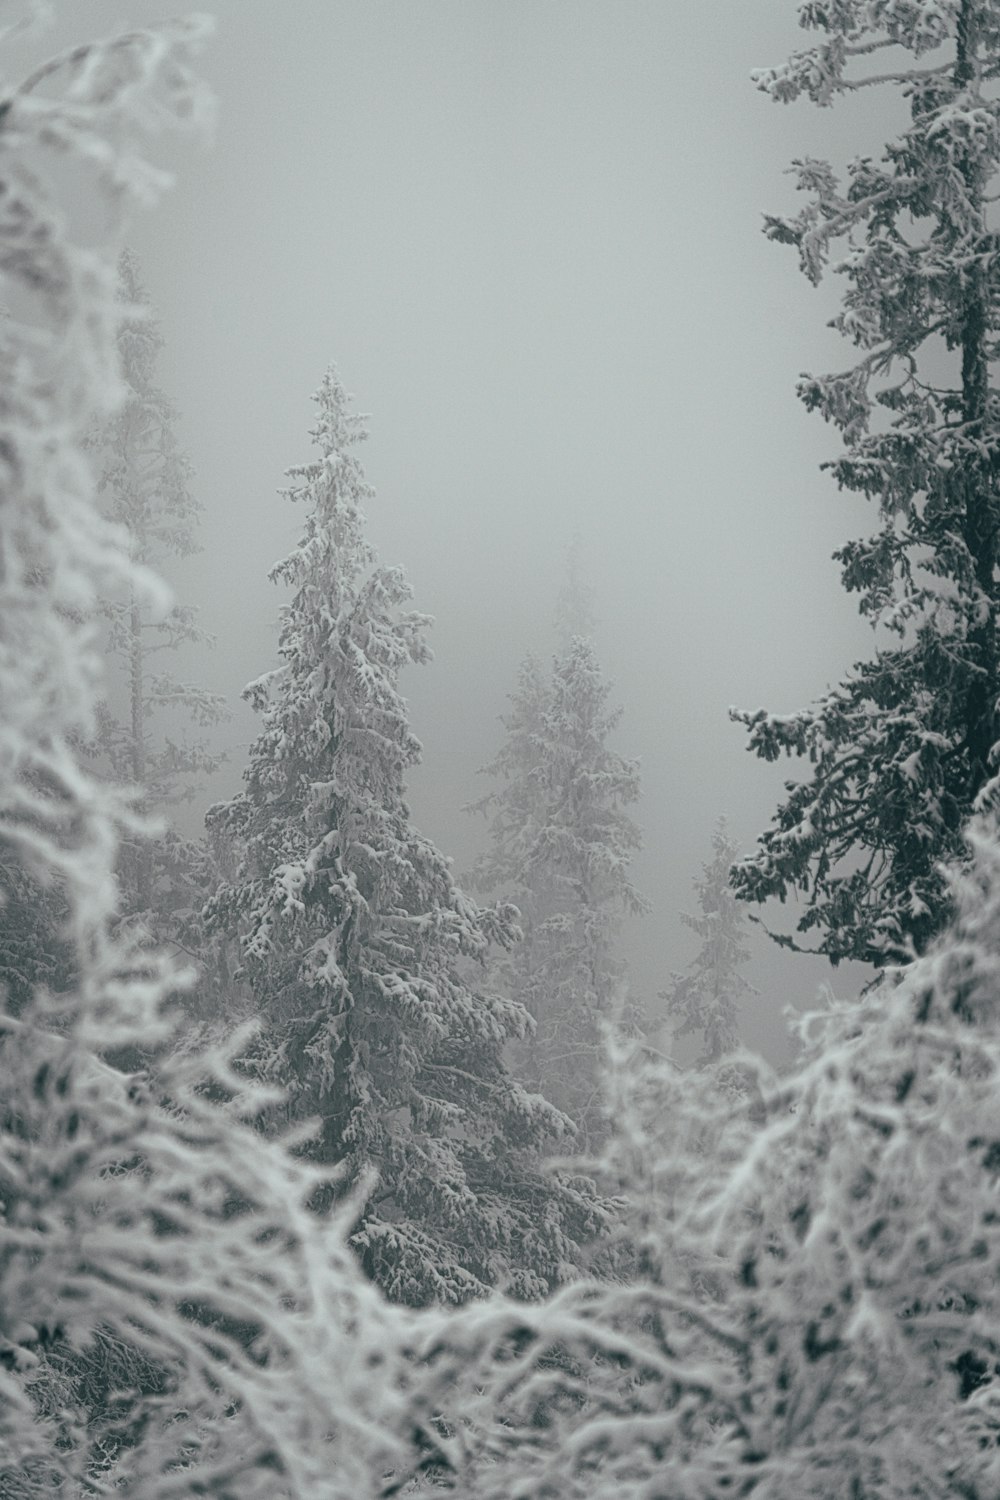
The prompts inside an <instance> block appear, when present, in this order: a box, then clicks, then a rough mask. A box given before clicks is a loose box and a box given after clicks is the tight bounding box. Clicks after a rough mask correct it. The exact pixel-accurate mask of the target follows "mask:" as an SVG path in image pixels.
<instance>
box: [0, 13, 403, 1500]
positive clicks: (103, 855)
mask: <svg viewBox="0 0 1000 1500" xmlns="http://www.w3.org/2000/svg"><path fill="white" fill-rule="evenodd" d="M205 29H206V26H205V23H204V21H198V20H189V21H178V22H174V23H172V24H170V25H167V26H164V27H160V28H157V29H153V30H142V29H140V30H136V31H133V32H130V33H128V34H127V35H124V36H117V37H112V38H110V39H109V40H107V41H104V42H94V43H91V44H87V43H84V44H82V45H78V46H75V47H74V48H73V49H72V50H71V51H70V52H68V53H65V54H63V55H62V56H59V57H56V58H54V59H53V60H52V61H50V62H48V63H46V64H43V65H42V66H41V67H39V68H38V69H37V70H36V71H35V72H34V73H33V74H32V75H31V76H30V77H29V78H28V79H27V80H26V81H25V82H24V83H22V84H20V85H17V84H15V83H11V82H9V81H8V80H7V79H6V78H5V79H4V84H3V88H2V98H3V104H2V106H0V112H2V129H0V184H2V189H3V190H2V192H0V279H2V297H3V300H4V301H5V302H6V303H7V305H8V307H9V308H10V316H9V317H8V318H5V319H4V320H3V321H2V322H0V372H2V378H0V470H2V486H0V487H2V492H3V505H2V506H0V553H2V556H3V568H2V570H0V702H2V704H3V713H2V716H0V855H2V861H3V865H4V868H5V870H13V871H15V872H16V871H23V872H24V873H25V874H26V876H28V877H29V878H30V879H31V880H32V881H33V882H35V884H36V885H37V886H39V887H41V888H42V889H44V890H50V889H56V890H57V891H58V892H59V897H60V901H59V907H60V911H61V930H60V934H59V936H60V941H61V943H62V944H63V945H64V946H65V947H66V948H67V949H68V950H69V951H70V953H71V962H70V964H69V968H70V972H71V982H70V983H69V984H68V985H67V986H64V987H61V993H60V994H59V995H58V996H52V995H50V994H49V993H48V992H47V989H46V986H45V984H44V983H37V982H35V981H34V980H33V979H32V977H31V976H25V977H24V982H23V984H22V986H21V992H20V993H19V994H18V996H17V997H16V1001H12V997H11V995H10V993H9V991H8V989H7V987H6V986H0V1494H2V1495H3V1496H4V1500H35V1497H41V1496H42V1495H44V1496H53V1495H57V1494H58V1495H59V1496H60V1497H63V1500H83V1497H85V1496H93V1495H99V1494H105V1495H106V1494H112V1493H114V1494H120V1495H125V1494H127V1495H129V1496H133V1497H135V1500H180V1497H182V1496H190V1495H195V1494H201V1495H212V1496H215V1497H217V1500H224V1497H226V1496H230V1497H232V1496H237V1495H238V1496H239V1497H240V1500H336V1497H340V1500H342V1497H343V1496H344V1495H345V1494H350V1495H352V1496H357V1497H358V1500H367V1497H372V1496H374V1495H376V1494H380V1493H381V1492H382V1490H383V1488H385V1487H386V1480H385V1477H384V1476H385V1475H386V1473H387V1472H389V1471H391V1470H395V1472H396V1473H397V1474H399V1475H400V1476H401V1477H402V1474H403V1472H404V1470H403V1467H402V1466H403V1465H405V1464H406V1462H407V1461H408V1460H409V1461H412V1462H416V1461H419V1460H414V1459H413V1457H412V1454H411V1455H408V1454H407V1445H406V1443H405V1442H397V1440H396V1438H395V1436H394V1433H395V1432H397V1431H406V1432H407V1438H408V1436H409V1428H412V1426H413V1420H414V1419H413V1417H412V1415H411V1416H409V1417H408V1419H407V1428H405V1429H404V1428H403V1427H402V1422H403V1417H402V1416H401V1415H400V1413H401V1412H402V1410H403V1402H402V1400H401V1399H400V1395H399V1391H398V1377H399V1373H400V1367H399V1364H398V1362H397V1360H396V1359H395V1358H394V1353H395V1350H396V1348H397V1345H398V1342H399V1334H398V1332H397V1329H398V1326H399V1322H398V1317H397V1318H396V1319H395V1320H391V1319H390V1318H389V1317H388V1310H387V1309H385V1308H384V1307H383V1306H380V1304H379V1302H378V1300H377V1299H376V1297H375V1296H374V1293H373V1289H372V1288H371V1287H370V1286H369V1285H368V1284H367V1283H366V1282H365V1280H364V1278H363V1277H362V1276H361V1275H360V1273H359V1271H358V1269H357V1266H356V1262H355V1260H354V1257H353V1256H352V1255H350V1253H349V1252H348V1251H347V1249H346V1245H345V1232H346V1225H338V1224H336V1223H327V1224H320V1223H318V1221H317V1220H316V1218H315V1215H314V1214H313V1212H312V1211H311V1209H310V1208H309V1207H308V1206H307V1204H308V1201H309V1200H310V1199H311V1198H312V1196H313V1195H314V1194H315V1192H316V1190H317V1187H318V1180H317V1174H316V1172H315V1170H313V1169H311V1168H310V1167H308V1166H307V1164H305V1163H303V1162H301V1161H298V1160H296V1159H295V1157H293V1156H292V1155H290V1154H289V1152H288V1151H287V1150H285V1149H284V1148H283V1147H282V1146H281V1145H279V1144H277V1143H271V1142H266V1141H262V1140H261V1139H260V1137H259V1135H257V1134H256V1133H255V1132H254V1131H253V1130H252V1129H251V1128H250V1126H249V1124H247V1123H246V1120H247V1118H248V1117H249V1118H252V1117H253V1116H254V1115H255V1114H256V1113H257V1112H259V1110H260V1108H261V1106H262V1104H263V1103H264V1102H265V1101H264V1100H263V1099H262V1098H261V1096H260V1095H259V1094H258V1093H255V1091H254V1089H253V1088H251V1087H249V1086H248V1084H247V1081H246V1079H241V1078H239V1077H237V1076H236V1075H235V1074H234V1073H233V1072H232V1071H231V1070H229V1069H228V1068H227V1066H226V1063H225V1060H224V1059H223V1058H221V1057H218V1056H207V1057H204V1056H202V1057H199V1056H195V1055H189V1056H188V1057H187V1058H184V1059H178V1058H175V1059H174V1060H172V1061H170V1062H168V1063H166V1064H165V1065H164V1066H163V1068H162V1069H160V1068H157V1069H154V1070H153V1071H151V1072H150V1073H149V1074H148V1075H147V1076H146V1077H145V1078H141V1077H128V1076H126V1075H124V1074H123V1073H121V1072H120V1071H119V1070H117V1069H116V1068H114V1067H111V1066H109V1065H108V1064H107V1062H106V1061H104V1060H103V1059H104V1057H105V1056H106V1055H107V1054H109V1053H113V1052H119V1051H121V1049H123V1048H127V1047H131V1046H136V1045H141V1046H143V1047H146V1048H150V1047H154V1046H155V1045H156V1043H157V1041H165V1040H166V1039H167V1038H168V1037H169V1034H170V1030H171V1023H170V1019H169V1016H168V1015H167V1014H166V1013H165V1009H164V1002H165V1001H167V1000H168V999H169V998H170V996H171V994H172V993H174V992H175V991H176V989H177V987H178V985H179V984H181V983H182V980H183V976H182V975H180V974H178V973H177V972H176V971H175V970H173V969H172V968H171V967H170V966H169V965H168V964H167V963H166V961H165V960H164V958H163V957H162V956H161V955H159V954H157V953H156V952H155V951H153V950H152V949H151V948H150V946H149V945H148V943H146V944H142V945H141V946H140V945H138V944H137V943H136V942H135V940H134V938H133V935H132V934H131V932H130V930H129V929H128V927H127V926H123V925H122V924H121V923H119V922H117V920H116V906H117V890H116V883H115V879H114V868H115V865H116V859H117V847H118V834H119V831H120V830H121V829H126V830H132V828H133V826H134V820H133V818H132V814H131V812H130V808H129V804H128V801H127V799H126V798H125V797H124V795H123V793H122V791H121V789H120V788H118V787H117V786H115V785H114V784H112V783H109V782H108V781H107V780H101V779H99V778H97V777H95V776H94V775H92V774H91V772H90V770H89V769H88V766H87V764H86V762H85V761H84V760H82V759H81V747H82V746H85V745H87V744H89V743H90V741H91V740H92V738H93V735H94V733H95V723H96V708H97V704H98V702H99V699H100V697H101V695H102V694H103V693H104V691H105V684H104V681H103V675H102V667H103V653H102V651H101V649H100V646H99V642H98V639H97V635H96V632H95V630H94V628H93V626H92V623H91V622H92V621H93V620H94V618H95V615H96V612H97V609H98V605H99V603H100V601H101V599H102V598H104V597H106V596H107V594H108V593H109V592H113V591H116V590H121V589H124V590H126V591H127V590H128V589H130V588H133V589H135V590H136V591H137V592H138V591H139V590H143V596H142V597H143V599H144V600H145V598H147V597H157V596H159V598H160V601H161V604H164V603H165V602H166V601H165V595H164V590H163V589H162V586H160V585H158V583H157V581H156V580H155V579H154V578H153V576H152V575H151V574H149V573H143V572H142V571H141V570H140V569H139V568H138V567H137V565H136V564H135V562H134V560H133V559H132V558H131V557H130V556H129V554H128V551H127V549H126V547H125V545H124V542H123V534H122V533H121V531H120V530H119V529H118V528H116V527H113V526H111V525H110V524H109V523H108V522H107V521H106V520H105V519H104V518H102V516H101V515H100V513H99V510H98V508H97V503H96V497H95V486H94V480H93V476H92V473H91V471H90V468H89V465H88V462H87V458H86V455H85V452H84V445H85V440H86V436H87V434H88V432H89V431H90V430H91V426H92V423H93V422H94V421H95V420H96V419H98V418H101V417H105V416H107V415H108V414H109V413H110V411H111V410H112V409H113V405H114V401H115V400H116V399H117V397H118V395H119V393H120V390H121V387H120V383H119V374H118V369H117V349H116V332H117V324H118V317H119V312H120V309H119V308H118V307H117V306H116V303H115V298H114V257H115V252H116V249H117V245H115V246H113V247H110V248H109V247H107V246H106V245H105V244H104V243H103V242H100V241H98V242H96V243H95V238H94V234H93V232H92V230H91V232H90V233H89V234H87V235H86V237H84V236H83V235H81V234H78V233H77V232H76V224H75V215H74V201H75V202H76V203H79V201H80V197H81V196H83V195H85V194H86V195H89V199H94V198H99V200H100V201H101V203H102V206H103V208H104V210H105V214H104V222H105V225H106V227H107V233H108V236H109V237H112V236H113V237H114V238H115V240H116V241H117V239H118V238H119V237H120V221H121V217H122V214H123V212H124V211H125V210H126V209H128V208H129V207H130V206H131V205H132V204H134V202H135V200H136V198H143V199H148V198H149V197H151V196H155V193H156V191H157V189H158V188H159V187H160V186H161V185H162V181H163V179H162V177H161V174H160V173H159V172H157V171H155V170H154V169H153V167H152V166H150V165H149V164H147V162H146V161H145V159H144V154H143V147H144V144H145V137H146V135H147V132H148V131H149V130H150V128H151V127H154V126H155V127H156V128H158V129H163V128H165V127H168V126H170V125H176V126H179V125H190V124H191V123H192V122H193V121H194V122H196V121H197V119H198V117H199V114H200V112H201V105H202V102H203V98H204V95H203V91H202V89H201V88H200V86H199V84H198V82H197V79H196V78H195V77H194V76H193V74H192V71H191V55H192V52H193V51H194V50H195V49H196V48H197V46H198V44H199V42H200V39H201V37H202V35H203V34H204V32H205ZM5 35H6V33H4V34H3V35H0V41H2V40H3V39H4V37H5ZM67 183H70V184H72V188H73V196H72V198H69V199H68V197H67V194H66V185H67ZM12 886H16V881H14V879H13V877H12V878H11V880H10V881H8V880H5V881H4V886H3V889H4V892H5V894H6V893H7V891H8V890H9V889H11V887H12ZM4 915H6V914H4ZM2 920H3V917H0V921H2ZM216 1101H220V1102H216ZM221 1101H225V1102H221ZM376 1366H377V1367H378V1369H379V1372H380V1375H382V1377H383V1378H382V1379H380V1380H378V1381H376V1380H374V1379H373V1378H372V1371H373V1370H374V1369H375V1368H376Z"/></svg>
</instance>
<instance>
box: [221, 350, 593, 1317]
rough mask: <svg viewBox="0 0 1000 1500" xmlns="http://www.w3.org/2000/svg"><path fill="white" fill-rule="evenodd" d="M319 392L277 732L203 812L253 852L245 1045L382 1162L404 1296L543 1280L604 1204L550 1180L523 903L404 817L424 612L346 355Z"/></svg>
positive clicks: (244, 877) (322, 1154)
mask: <svg viewBox="0 0 1000 1500" xmlns="http://www.w3.org/2000/svg"><path fill="white" fill-rule="evenodd" d="M315 402H316V406H317V420H316V425H315V426H314V428H313V430H312V436H313V438H314V440H315V442H316V444H317V447H318V449H319V454H318V457H316V458H315V459H314V460H313V461H312V462H311V463H308V464H303V465H300V466H299V467H297V468H294V469H292V470H290V471H289V478H290V480H291V484H290V486H289V488H288V490H287V491H286V495H287V498H288V499H289V500H291V501H292V502H293V503H296V504H298V505H300V506H301V507H303V509H304V511H305V516H304V523H303V534H302V538H301V541H300V543H299V545H298V546H297V547H296V549H295V550H294V551H293V552H292V553H291V554H290V555H289V556H288V557H287V558H286V559H285V560H284V561H283V562H280V563H279V564H278V565H277V566H276V567H275V568H274V570H273V572H272V577H273V578H274V580H275V581H277V582H281V583H285V584H287V585H288V586H289V587H290V588H291V590H292V598H291V602H290V603H289V604H287V605H286V606H285V608H284V609H283V612H282V617H281V628H280V641H279V652H280V656H281V664H280V666H279V667H278V668H277V669H276V670H275V671H273V672H270V673H268V674H267V675H266V676H264V677H262V678H261V679H259V680H258V681H257V682H255V683H252V684H251V685H250V687H249V688H248V689H247V696H248V697H249V698H250V701H251V702H252V703H253V704H254V705H255V707H257V708H258V710H259V711H260V713H261V715H262V719H263V725H262V728H261V731H260V734H259V735H258V738H257V740H256V741H255V742H254V745H253V746H252V749H251V753H250V764H249V767H248V770H247V773H246V787H245V790H244V791H243V792H242V793H241V794H240V795H239V796H238V797H236V798H235V799H234V800H233V801H232V802H230V803H228V804H224V805H220V806H218V807H216V808H214V809H213V810H212V812H211V813H210V815H209V822H210V827H211V828H212V829H213V831H214V833H215V836H216V838H217V839H219V840H221V841H226V842H228V844H229V846H230V848H231V850H232V851H233V856H234V858H235V859H236V862H237V868H236V872H235V875H234V878H233V879H232V880H231V881H229V882H228V883H227V884H226V885H224V886H223V887H222V888H221V889H220V891H219V892H218V894H217V895H216V897H215V898H214V900H213V902H212V903H211V906H210V914H211V922H212V925H213V926H214V927H215V928H216V929H217V930H222V931H225V932H229V933H233V934H238V935H239V936H240V938H241V941H242V947H243V954H244V959H245V977H246V980H247V983H248V984H249V987H250V989H251V991H252V994H253V997H254V1003H255V1005H256V1006H257V1007H258V1008H259V1010H260V1013H261V1015H262V1017H263V1019H264V1023H265V1024H264V1031H263V1035H262V1040H261V1043H260V1045H259V1047H258V1049H257V1053H256V1056H255V1058H254V1059H250V1060H249V1061H250V1062H251V1064H252V1065H253V1066H256V1067H257V1068H259V1069H260V1070H261V1072H262V1074H263V1076H265V1077H266V1078H268V1079H269V1080H273V1081H278V1082H280V1084H281V1085H282V1086H283V1087H286V1088H287V1089H288V1090H289V1091H290V1098H291V1106H290V1107H291V1110H292V1113H293V1114H294V1115H295V1116H296V1117H299V1118H301V1117H302V1116H316V1117H318V1118H319V1121H320V1124H319V1134H318V1136H317V1139H316V1142H315V1145H314V1148H313V1149H314V1153H315V1154H316V1156H317V1157H318V1158H319V1159H321V1160H323V1161H327V1162H338V1163H341V1164H342V1165H343V1167H344V1170H345V1174H346V1175H345V1182H353V1181H355V1180H357V1179H358V1178H359V1177H361V1176H362V1175H364V1174H366V1173H368V1172H374V1173H376V1174H377V1179H378V1180H377V1186H376V1187H375V1188H374V1190H373V1192H372V1195H371V1198H370V1200H369V1202H368V1204H367V1205H366V1207H365V1209H364V1211H363V1212H362V1214H361V1216H360V1222H359V1224H358V1226H357V1229H356V1231H355V1234H354V1237H353V1243H354V1244H355V1246H356V1247H357V1249H358V1251H359V1253H360V1255H361V1257H362V1261H363V1263H364V1265H365V1267H366V1269H367V1270H368V1271H369V1273H370V1274H371V1275H372V1277H373V1278H374V1279H375V1280H376V1281H377V1282H378V1283H379V1285H380V1286H382V1287H383V1288H384V1289H385V1291H386V1292H387V1293H388V1294H389V1296H390V1297H391V1298H393V1299H394V1300H397V1301H401V1302H406V1303H422V1302H426V1301H428V1300H441V1301H450V1302H460V1301H463V1300H464V1299H466V1298H468V1297H470V1296H473V1295H476V1294H480V1293H482V1292H483V1291H484V1290H486V1288H488V1287H490V1286H494V1285H497V1284H500V1285H504V1286H508V1287H510V1288H513V1289H514V1290H516V1291H517V1292H518V1294H519V1295H523V1296H538V1295H540V1294H541V1293H542V1292H544V1291H545V1290H546V1289H547V1288H548V1287H549V1286H551V1285H552V1284H554V1283H556V1282H559V1281H561V1280H564V1279H565V1278H566V1276H567V1275H570V1274H572V1272H573V1269H574V1268H575V1267H576V1266H577V1265H578V1264H579V1262H580V1256H581V1245H582V1243H583V1242H585V1241H586V1240H587V1239H589V1238H590V1237H591V1236H592V1235H593V1234H594V1233H595V1232H596V1231H597V1230H598V1228H599V1227H600V1226H601V1223H602V1221H603V1208H602V1205H601V1204H600V1202H599V1200H598V1199H597V1198H596V1195H595V1194H594V1192H593V1188H592V1186H591V1185H590V1184H588V1183H587V1182H586V1180H584V1179H579V1178H574V1177H560V1178H556V1177H554V1176H553V1177H549V1176H546V1175H545V1174H544V1173H543V1172H542V1170H541V1168H540V1166H539V1164H538V1160H537V1153H538V1149H539V1147H540V1145H541V1143H542V1142H544V1141H545V1140H547V1139H549V1140H551V1139H553V1138H558V1137H559V1136H560V1135H561V1134H562V1133H563V1131H564V1130H565V1129H566V1128H567V1127H566V1121H565V1119H564V1118H563V1117H562V1116H561V1115H560V1114H559V1113H558V1111H557V1110H555V1109H553V1108H552V1106H551V1105H550V1104H548V1103H547V1102H546V1101H545V1100H544V1099H543V1098H542V1097H541V1096H540V1094H539V1093H537V1092H532V1093H529V1092H528V1091H526V1090H525V1089H524V1088H523V1087H522V1086H521V1085H520V1084H519V1083H517V1082H516V1081H515V1080H514V1079H513V1078H512V1077H511V1076H510V1075H509V1073H508V1071H507V1068H506V1067H505V1065H504V1061H503V1050H504V1047H505V1045H506V1044H507V1043H508V1042H509V1041H510V1040H511V1039H512V1038H516V1037H519V1036H523V1035H524V1034H525V1032H526V1030H527V1028H528V1026H529V1025H530V1021H529V1018H528V1016H527V1014H526V1012H525V1011H524V1009H523V1007H522V1006H521V1005H520V1004H518V1003H517V1002H516V1001H514V1000H510V999H506V998H504V997H502V996H500V995H497V994H493V993H490V992H489V991H488V990H486V989H484V988H483V987H482V984H481V980H482V977H483V975H482V969H483V961H484V959H485V957H486V955H487V953H488V952H489V949H490V947H491V945H492V944H496V943H499V944H501V945H509V944H510V943H511V942H512V941H513V940H514V937H515V935H516V926H515V920H516V913H515V912H514V910H513V909H512V908H511V907H509V906H506V905H501V906H497V907H488V908H483V909H481V908H479V907H477V906H476V905H475V904H474V903H473V902H471V901H470V900H469V899H468V897H467V896H465V895H464V893H463V892H462V891H461V890H460V889H459V888H458V887H457V886H456V884H455V881H454V879H453V877H452V874H451V871H450V868H449V864H448V861H447V860H446V859H445V858H444V856H443V855H442V854H441V853H440V852H439V851H438V849H437V848H435V846H434V845H433V844H432V843H431V842H430V841H429V840H428V839H426V838H424V837H423V836H422V835H421V834H420V833H418V832H417V830H416V829H415V828H414V827H413V824H412V823H411V821H410V815H409V810H408V808H407V805H406V801H405V776H406V774H407V772H408V771H409V770H410V768H411V767H412V766H414V765H415V764H416V762H417V760H418V758H419V754H420V746H419V744H418V743H417V741H416V739H415V738H414V736H413V733H412V731H411V729H410V724H409V716H408V712H407V707H406V702H405V700H404V698H403V697H402V695H401V692H400V688H399V674H400V672H401V670H402V669H403V668H404V667H405V666H406V665H408V664H409V663H412V662H421V661H424V660H425V659H426V657H427V654H428V653H427V647H426V644H425V639H424V633H425V627H426V624H427V621H426V619H425V617H424V616H422V615H419V614H416V613H414V612H413V611H411V610H409V609H407V608H406V605H407V604H408V601H409V598H410V588H409V585H408V583H407V581H406V579H405V577H404V575H403V573H402V572H401V570H400V569H398V568H388V567H385V566H384V565H382V564H381V563H380V562H379V560H378V558H377V557H376V555H375V553H374V551H373V549H372V548H371V546H370V544H369V543H368V541H367V540H366V537H365V520H364V510H363V507H364V504H365V502H366V501H367V500H368V499H369V497H370V495H371V490H370V487H369V486H368V484H367V483H366V481H365V478H364V473H363V470H362V468H361V464H360V462H359V460H358V458H357V456H356V452H355V449H356V446H357V444H358V443H359V442H360V441H361V440H362V439H363V438H364V437H365V435H366V431H365V423H364V419H363V418H361V417H359V416H357V415H355V414H354V413H352V412H351V410H350V408H349V398H348V396H347V394H346V393H345V391H344V388H343V386H342V385H341V383H340V380H339V378H338V377H337V375H336V374H335V372H333V371H332V370H331V371H329V372H328V373H327V375H326V376H325V378H324V380H323V383H322V385H321V387H320V389H319V391H318V392H317V393H316V396H315Z"/></svg>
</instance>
